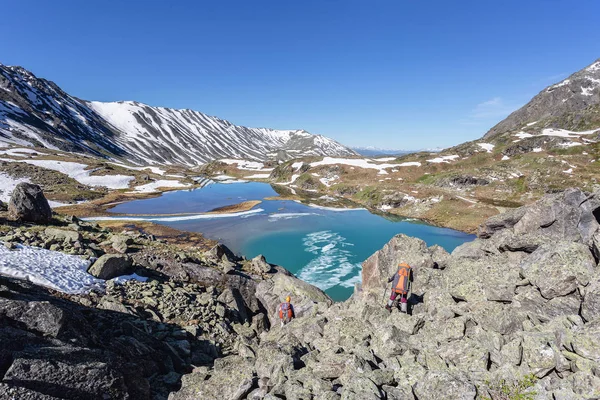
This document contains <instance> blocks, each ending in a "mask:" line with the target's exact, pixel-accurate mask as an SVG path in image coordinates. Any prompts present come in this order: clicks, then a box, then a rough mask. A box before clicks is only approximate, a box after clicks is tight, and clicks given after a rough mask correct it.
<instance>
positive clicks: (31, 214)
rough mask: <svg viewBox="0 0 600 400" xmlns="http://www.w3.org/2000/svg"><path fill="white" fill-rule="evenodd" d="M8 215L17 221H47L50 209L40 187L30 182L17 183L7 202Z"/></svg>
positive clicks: (49, 217)
mask: <svg viewBox="0 0 600 400" xmlns="http://www.w3.org/2000/svg"><path fill="white" fill-rule="evenodd" d="M8 214H9V217H10V218H12V219H14V220H17V221H27V222H42V223H43V222H49V221H50V219H51V218H52V209H51V208H50V206H49V205H48V200H46V197H45V196H44V193H43V192H42V188H40V187H39V186H38V185H33V184H31V183H25V182H21V183H19V184H18V185H17V186H16V187H15V189H14V190H13V193H12V195H11V197H10V201H9V203H8Z"/></svg>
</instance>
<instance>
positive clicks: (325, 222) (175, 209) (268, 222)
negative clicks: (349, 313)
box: [110, 182, 474, 300]
mask: <svg viewBox="0 0 600 400" xmlns="http://www.w3.org/2000/svg"><path fill="white" fill-rule="evenodd" d="M271 196H277V192H275V190H273V188H272V187H271V185H269V184H266V183H256V182H250V183H231V184H212V185H209V186H206V187H204V188H202V189H195V190H185V191H176V192H168V193H165V194H163V195H162V196H160V197H157V198H152V199H144V200H135V201H132V202H128V203H123V204H119V205H117V206H116V207H114V208H112V209H111V210H110V211H111V212H118V213H123V214H173V213H202V212H206V211H210V210H212V209H214V208H217V207H222V206H225V205H233V204H237V203H240V202H242V201H246V200H263V201H262V203H261V204H259V205H257V206H256V207H254V208H253V209H252V210H250V211H248V212H245V213H239V214H225V215H219V216H213V217H208V216H206V215H196V216H194V215H191V216H181V217H160V216H158V217H141V218H140V219H149V220H152V221H153V222H156V223H160V224H164V225H167V226H170V227H173V228H176V229H180V230H186V231H194V232H201V233H203V234H204V236H206V237H208V238H211V239H216V240H219V241H221V242H222V243H224V244H225V245H226V246H228V247H229V248H230V249H231V250H232V251H233V252H235V253H236V254H239V255H244V256H246V257H247V258H252V257H255V256H256V255H258V254H263V255H264V256H265V257H266V258H267V261H268V262H270V263H272V264H279V265H282V266H284V267H285V268H286V269H288V270H290V271H291V272H293V273H294V274H295V275H296V276H298V277H299V278H301V279H303V280H305V281H307V282H309V283H312V284H314V285H316V286H318V287H320V288H321V289H323V290H325V291H326V292H327V294H329V295H330V296H331V297H332V298H333V299H334V300H345V299H347V298H348V297H349V296H350V295H351V294H352V291H353V288H354V284H355V283H357V282H360V272H361V263H362V262H363V261H364V260H365V259H367V258H368V257H369V256H370V255H371V254H373V253H374V252H376V251H377V250H379V249H381V247H383V245H385V244H386V243H387V242H388V241H389V240H390V239H391V238H392V237H393V236H394V235H395V234H398V233H404V234H406V235H409V236H414V237H418V238H421V239H423V240H424V241H425V242H426V243H427V244H428V245H429V246H431V245H434V244H438V245H440V246H442V247H444V248H445V249H446V250H447V251H449V252H450V251H452V250H453V249H454V248H455V247H456V246H458V245H460V244H462V243H464V242H467V241H471V240H473V238H474V236H473V235H468V234H465V233H462V232H458V231H454V230H451V229H445V228H438V227H434V226H431V225H427V224H424V223H420V222H418V221H414V220H411V221H407V220H403V219H401V218H398V217H396V216H391V215H390V216H388V217H385V216H381V215H375V214H371V213H370V212H368V211H366V210H362V209H358V210H339V209H337V210H336V209H332V208H323V207H313V206H309V205H305V204H301V203H298V202H295V201H286V200H284V201H282V200H264V198H265V197H271Z"/></svg>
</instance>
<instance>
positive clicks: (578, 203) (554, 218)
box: [479, 189, 600, 245]
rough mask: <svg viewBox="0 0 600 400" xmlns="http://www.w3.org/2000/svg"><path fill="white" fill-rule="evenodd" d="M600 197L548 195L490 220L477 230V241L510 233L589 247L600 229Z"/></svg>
mask: <svg viewBox="0 0 600 400" xmlns="http://www.w3.org/2000/svg"><path fill="white" fill-rule="evenodd" d="M599 210H600V193H599V192H596V193H593V194H588V193H585V192H583V191H581V190H580V189H567V190H565V191H564V192H561V193H558V194H555V195H548V196H545V197H543V198H542V199H540V200H538V201H536V202H535V203H533V204H531V205H529V206H526V207H521V208H519V209H516V210H512V211H510V212H508V213H504V214H501V215H498V216H495V217H492V218H490V219H489V220H488V221H486V222H485V223H484V224H483V225H482V226H481V227H480V228H479V237H480V238H484V239H485V238H490V237H492V235H494V234H495V233H496V232H498V231H502V230H504V229H511V230H512V231H513V232H514V233H516V234H517V235H523V234H540V235H543V236H544V237H546V238H547V239H549V240H567V241H576V242H582V243H586V244H588V245H589V244H591V240H592V237H593V235H594V233H595V232H596V231H597V230H598V228H599V227H600V223H599V221H598V219H599V217H598V216H599V215H600V212H599Z"/></svg>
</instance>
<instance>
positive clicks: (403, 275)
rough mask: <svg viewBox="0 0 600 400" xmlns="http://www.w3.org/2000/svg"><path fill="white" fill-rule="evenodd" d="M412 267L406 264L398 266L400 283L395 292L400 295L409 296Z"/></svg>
mask: <svg viewBox="0 0 600 400" xmlns="http://www.w3.org/2000/svg"><path fill="white" fill-rule="evenodd" d="M411 269H412V268H411V266H410V265H408V264H406V263H401V264H398V283H397V284H396V287H395V288H394V291H395V292H396V293H398V294H408V286H409V281H410V272H411Z"/></svg>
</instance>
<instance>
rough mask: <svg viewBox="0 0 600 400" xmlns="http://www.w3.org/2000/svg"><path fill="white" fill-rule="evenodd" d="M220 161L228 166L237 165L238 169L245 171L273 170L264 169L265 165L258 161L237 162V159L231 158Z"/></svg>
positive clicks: (269, 169)
mask: <svg viewBox="0 0 600 400" xmlns="http://www.w3.org/2000/svg"><path fill="white" fill-rule="evenodd" d="M219 161H220V162H222V163H225V164H228V165H233V164H237V169H245V170H248V171H256V170H261V171H267V170H268V171H272V170H273V168H264V166H265V164H263V163H261V162H257V161H247V160H235V159H230V158H224V159H222V160H219Z"/></svg>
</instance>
